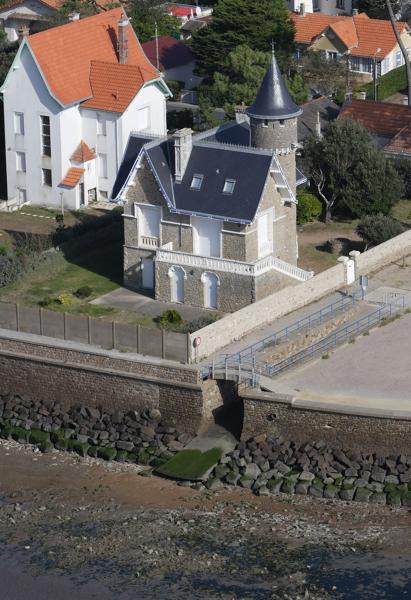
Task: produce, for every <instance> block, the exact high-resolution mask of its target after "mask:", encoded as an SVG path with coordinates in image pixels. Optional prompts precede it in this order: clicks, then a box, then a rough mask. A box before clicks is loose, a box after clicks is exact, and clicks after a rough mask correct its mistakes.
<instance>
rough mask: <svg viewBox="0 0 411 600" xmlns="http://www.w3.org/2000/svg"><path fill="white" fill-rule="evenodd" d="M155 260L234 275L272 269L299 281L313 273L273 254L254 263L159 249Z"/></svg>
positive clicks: (252, 273) (308, 277)
mask: <svg viewBox="0 0 411 600" xmlns="http://www.w3.org/2000/svg"><path fill="white" fill-rule="evenodd" d="M156 260H158V261H160V262H166V263H171V264H174V265H184V266H186V267H199V268H200V269H210V270H212V271H223V272H225V273H235V274H236V275H251V276H257V275H263V274H264V273H267V272H268V271H272V270H274V271H279V272H281V273H284V274H285V275H288V276H289V277H292V278H293V279H298V280H299V281H306V280H307V279H310V278H311V277H312V276H313V275H314V273H313V272H312V271H304V270H303V269H300V268H299V267H296V266H294V265H291V264H289V263H287V262H285V261H283V260H280V259H279V258H275V257H274V256H266V257H265V258H262V259H261V260H258V261H257V262H255V263H246V262H240V261H236V260H229V259H225V258H214V257H212V256H197V255H195V254H186V253H184V252H170V251H168V250H164V249H160V250H157V253H156Z"/></svg>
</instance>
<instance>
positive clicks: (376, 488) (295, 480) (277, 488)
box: [193, 435, 411, 507]
mask: <svg viewBox="0 0 411 600" xmlns="http://www.w3.org/2000/svg"><path fill="white" fill-rule="evenodd" d="M223 484H229V485H239V486H241V487H244V488H249V489H251V490H252V491H253V492H254V493H256V494H257V495H261V496H269V495H271V494H273V495H278V494H281V493H286V494H301V495H310V496H314V497H316V498H328V499H341V500H353V501H356V502H369V503H371V504H389V505H391V506H397V507H400V506H411V457H406V456H397V455H392V456H376V455H375V454H359V453H357V452H353V451H350V450H347V451H344V450H334V449H332V448H330V447H329V446H328V445H327V444H325V443H323V442H316V443H313V444H309V443H307V444H304V445H303V446H301V447H297V446H296V445H295V444H294V443H293V442H290V441H286V440H284V439H283V438H281V437H270V436H268V437H266V436H264V435H262V436H258V437H256V438H254V439H252V440H249V441H248V442H240V443H239V444H238V445H237V447H236V448H235V450H233V451H232V452H231V453H229V454H227V455H226V456H224V457H223V458H222V459H221V460H220V462H219V464H218V465H217V466H216V467H215V468H214V470H213V472H212V473H211V474H210V476H209V478H208V480H207V481H206V483H205V486H206V487H207V488H209V489H216V488H218V487H221V486H222V485H223ZM193 485H195V484H193Z"/></svg>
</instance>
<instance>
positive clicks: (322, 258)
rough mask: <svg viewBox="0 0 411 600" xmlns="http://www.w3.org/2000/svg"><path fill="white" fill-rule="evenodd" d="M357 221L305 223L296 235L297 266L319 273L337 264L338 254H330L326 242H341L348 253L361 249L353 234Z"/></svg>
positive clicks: (357, 238)
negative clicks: (297, 249)
mask: <svg viewBox="0 0 411 600" xmlns="http://www.w3.org/2000/svg"><path fill="white" fill-rule="evenodd" d="M357 225H358V220H357V219H355V220H353V221H334V222H332V223H328V224H326V223H321V222H319V221H316V222H314V223H307V224H306V225H304V228H303V231H302V232H300V233H299V234H298V248H299V260H298V266H299V267H301V268H302V269H305V270H307V271H314V272H315V273H320V272H321V271H325V270H326V269H329V268H330V267H333V266H334V265H336V264H337V260H338V257H339V255H338V254H331V253H330V252H328V251H327V249H326V247H325V245H326V243H327V241H328V240H335V239H338V240H342V241H343V243H344V244H345V246H346V247H347V249H348V251H349V249H350V248H351V249H352V250H354V249H355V250H357V249H361V246H362V243H361V239H360V238H359V236H358V235H357V233H356V232H355V229H356V227H357Z"/></svg>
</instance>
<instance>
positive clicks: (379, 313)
mask: <svg viewBox="0 0 411 600" xmlns="http://www.w3.org/2000/svg"><path fill="white" fill-rule="evenodd" d="M404 306H405V304H404V301H403V300H402V301H401V302H399V303H398V304H386V305H384V306H380V307H379V308H378V309H377V310H375V311H374V312H372V313H370V314H368V315H366V316H365V317H362V318H361V319H357V320H356V321H354V322H353V323H350V324H348V325H346V326H344V327H341V328H340V329H338V330H337V331H334V332H333V333H330V334H329V335H327V336H325V337H324V338H322V339H321V340H319V341H318V342H314V343H313V344H311V345H310V346H307V347H306V348H303V349H302V350H299V351H298V352H296V353H295V354H292V355H291V356H289V357H287V358H285V359H284V360H281V361H280V362H278V363H275V364H269V363H265V362H263V361H256V359H255V357H254V356H253V355H252V354H249V355H248V358H245V359H244V357H243V356H241V353H237V354H233V355H231V356H230V355H228V354H227V355H225V358H224V359H223V360H222V361H219V362H218V363H213V365H212V366H211V367H207V368H205V369H203V371H202V377H203V378H204V379H205V378H207V377H212V378H213V379H230V380H234V381H237V382H238V383H239V384H241V383H242V384H246V385H251V386H252V387H256V386H258V385H259V383H260V378H261V376H263V377H266V378H270V379H271V378H273V377H275V376H276V375H279V374H281V373H283V372H284V371H286V370H288V369H290V368H291V367H294V366H295V365H300V364H303V363H305V362H308V361H309V360H312V359H314V358H317V357H318V356H320V355H324V354H326V353H327V352H328V351H329V350H333V349H335V348H336V347H337V346H339V345H341V344H343V343H344V342H346V341H348V340H349V339H350V338H351V337H354V336H357V335H359V334H361V333H363V332H364V331H368V330H369V329H370V328H371V327H373V326H374V325H376V324H377V323H379V322H381V321H383V320H384V319H389V318H390V317H391V316H392V315H393V314H395V313H397V312H399V311H401V310H403V308H404ZM326 308H329V307H326ZM323 310H324V309H323ZM294 325H295V324H294Z"/></svg>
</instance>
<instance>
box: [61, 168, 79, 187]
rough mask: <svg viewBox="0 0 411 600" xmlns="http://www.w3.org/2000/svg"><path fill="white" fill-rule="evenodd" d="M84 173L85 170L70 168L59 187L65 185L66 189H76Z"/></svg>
mask: <svg viewBox="0 0 411 600" xmlns="http://www.w3.org/2000/svg"><path fill="white" fill-rule="evenodd" d="M84 171H85V169H80V168H79V167H70V169H69V170H68V171H67V173H66V175H65V177H64V179H63V180H62V181H60V183H59V185H64V186H65V187H70V188H73V187H76V185H77V184H78V182H79V181H80V179H81V177H82V175H83V173H84Z"/></svg>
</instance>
